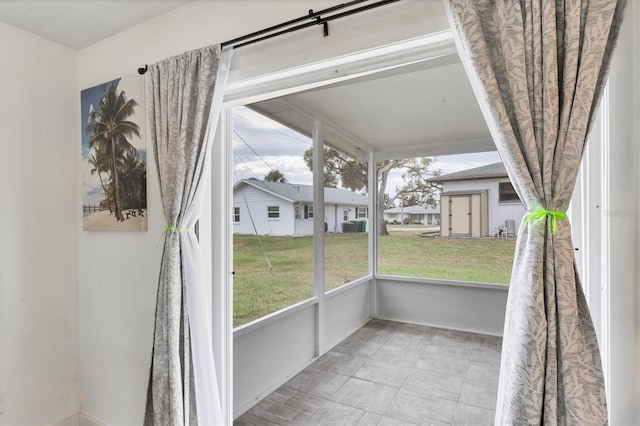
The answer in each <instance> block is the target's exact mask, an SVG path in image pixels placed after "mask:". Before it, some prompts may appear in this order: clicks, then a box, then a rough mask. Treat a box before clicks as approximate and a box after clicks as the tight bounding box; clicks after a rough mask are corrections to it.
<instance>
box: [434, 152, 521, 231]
mask: <svg viewBox="0 0 640 426" xmlns="http://www.w3.org/2000/svg"><path fill="white" fill-rule="evenodd" d="M429 180H430V181H431V182H438V183H440V184H442V194H441V196H440V213H441V215H442V216H441V234H442V235H443V236H471V237H486V236H489V235H493V234H494V233H495V231H496V229H502V232H506V228H505V226H506V225H507V224H508V222H510V221H513V222H511V223H510V224H511V225H514V226H513V227H511V226H509V234H511V233H512V231H513V232H516V231H517V228H518V226H519V225H520V222H521V221H522V217H523V216H524V214H525V208H524V206H523V205H522V202H521V201H520V199H519V198H518V195H517V194H516V191H515V189H514V188H513V185H511V181H510V180H509V177H508V175H507V171H506V170H505V168H504V165H503V164H502V163H501V162H500V163H494V164H489V165H486V166H482V167H476V168H473V169H468V170H462V171H459V172H455V173H449V174H446V175H442V176H438V177H436V178H432V179H429Z"/></svg>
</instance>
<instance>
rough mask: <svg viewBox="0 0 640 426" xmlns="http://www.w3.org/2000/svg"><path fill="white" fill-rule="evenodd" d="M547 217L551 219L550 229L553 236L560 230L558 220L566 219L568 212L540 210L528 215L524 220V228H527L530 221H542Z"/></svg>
mask: <svg viewBox="0 0 640 426" xmlns="http://www.w3.org/2000/svg"><path fill="white" fill-rule="evenodd" d="M547 216H549V217H551V222H550V223H549V227H550V228H551V234H555V233H556V231H557V230H558V220H562V219H566V218H567V213H566V212H558V211H553V210H546V209H538V210H534V211H532V212H529V213H528V214H527V218H526V219H525V220H524V226H525V227H526V226H527V224H528V223H529V221H530V220H540V219H544V218H546V217H547Z"/></svg>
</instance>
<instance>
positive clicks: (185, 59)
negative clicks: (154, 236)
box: [144, 45, 231, 425]
mask: <svg viewBox="0 0 640 426" xmlns="http://www.w3.org/2000/svg"><path fill="white" fill-rule="evenodd" d="M230 56H231V50H230V49H225V50H224V51H221V49H220V46H219V45H217V46H208V47H205V48H202V49H199V50H194V51H191V52H187V53H184V54H182V55H179V56H176V57H173V58H169V59H166V60H164V61H161V62H159V63H157V64H154V65H151V66H149V71H148V76H147V117H148V119H147V120H148V128H149V138H150V139H151V143H152V146H153V149H154V157H155V161H156V166H157V171H158V178H159V180H160V195H161V199H162V206H163V211H164V218H165V221H166V229H165V235H164V250H163V253H162V261H161V266H160V277H159V281H158V295H157V302H156V315H155V330H154V339H153V354H152V359H151V369H150V374H149V386H148V391H147V405H146V412H145V419H144V424H145V425H195V424H200V425H221V424H223V422H224V420H223V416H222V410H221V404H220V396H219V392H218V384H217V379H216V373H215V363H214V359H213V347H212V334H211V312H210V304H209V303H208V300H209V298H208V297H207V293H208V292H207V289H206V282H205V277H204V273H203V265H202V258H201V254H200V248H199V246H198V241H197V238H196V235H195V233H194V232H193V227H194V225H195V223H196V221H197V220H198V217H199V215H200V207H201V204H202V200H203V195H204V194H203V189H204V185H203V183H204V181H205V179H206V176H207V171H208V168H209V159H208V153H209V144H210V139H211V138H210V136H211V135H213V134H215V129H216V126H217V122H218V117H219V115H220V109H221V105H222V93H223V92H224V86H225V84H226V78H227V75H228V69H229V66H228V65H229V60H230Z"/></svg>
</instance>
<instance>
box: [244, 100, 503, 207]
mask: <svg viewBox="0 0 640 426" xmlns="http://www.w3.org/2000/svg"><path fill="white" fill-rule="evenodd" d="M233 128H234V134H233V166H234V167H233V169H234V179H233V180H234V182H236V181H237V180H240V179H248V178H252V177H253V178H256V179H264V177H265V175H266V174H267V173H269V171H270V170H271V169H277V170H279V171H280V172H282V173H283V174H284V176H285V177H286V178H287V180H288V181H289V182H290V183H297V184H305V185H311V184H312V180H313V176H312V174H311V172H310V171H309V169H308V168H307V166H306V165H305V163H304V160H303V159H302V155H303V153H304V152H305V151H306V150H307V149H309V148H310V147H311V146H312V141H311V139H310V138H308V137H306V136H304V135H302V134H300V133H297V132H295V131H293V130H291V129H289V128H287V127H285V126H283V125H281V124H279V123H277V122H275V121H273V120H271V119H269V118H266V117H264V116H262V115H260V114H258V113H256V112H254V111H252V110H250V109H249V108H246V107H236V108H234V109H233ZM498 161H500V157H499V155H498V153H497V152H495V151H493V152H481V153H473V154H460V155H447V156H439V157H437V162H436V163H435V168H437V169H440V170H441V171H442V174H446V173H453V172H457V171H460V170H466V169H471V168H474V167H479V166H484V165H486V164H492V163H496V162H498ZM402 184H403V181H402V170H401V169H396V170H392V171H391V172H390V174H389V181H388V184H387V188H389V190H390V191H389V192H390V195H394V193H395V191H393V189H394V188H395V187H400V186H401V185H402Z"/></svg>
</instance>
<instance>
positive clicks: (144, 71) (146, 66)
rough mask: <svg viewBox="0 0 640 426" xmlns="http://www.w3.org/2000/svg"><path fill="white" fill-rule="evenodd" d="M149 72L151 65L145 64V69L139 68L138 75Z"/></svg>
mask: <svg viewBox="0 0 640 426" xmlns="http://www.w3.org/2000/svg"><path fill="white" fill-rule="evenodd" d="M148 70H149V65H147V64H145V66H144V68H138V74H140V75H144V73H146V72H147V71H148Z"/></svg>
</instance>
